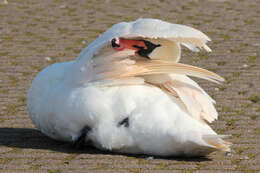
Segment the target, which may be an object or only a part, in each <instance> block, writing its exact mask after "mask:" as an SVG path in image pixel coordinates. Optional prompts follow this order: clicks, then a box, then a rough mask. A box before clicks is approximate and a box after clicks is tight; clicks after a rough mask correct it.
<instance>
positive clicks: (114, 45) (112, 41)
mask: <svg viewBox="0 0 260 173" xmlns="http://www.w3.org/2000/svg"><path fill="white" fill-rule="evenodd" d="M118 43H119V40H118V39H116V38H113V39H112V40H111V45H112V47H113V48H117V47H120V44H118Z"/></svg>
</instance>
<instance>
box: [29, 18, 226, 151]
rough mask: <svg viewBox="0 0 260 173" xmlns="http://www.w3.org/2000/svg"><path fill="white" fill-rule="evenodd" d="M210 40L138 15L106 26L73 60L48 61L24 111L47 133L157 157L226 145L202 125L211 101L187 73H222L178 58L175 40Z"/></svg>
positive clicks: (209, 116)
mask: <svg viewBox="0 0 260 173" xmlns="http://www.w3.org/2000/svg"><path fill="white" fill-rule="evenodd" d="M208 41H210V39H209V38H208V37H207V36H206V35H205V34H203V33H202V32H200V31H198V30H196V29H194V28H191V27H188V26H184V25H178V24H171V23H168V22H164V21H161V20H157V19H138V20H136V21H133V22H122V23H118V24H115V25H113V26H112V27H111V28H110V29H108V30H107V31H106V32H105V33H104V34H102V35H101V36H100V37H99V38H97V39H96V40H95V41H93V42H92V43H91V44H90V45H89V46H88V47H86V48H85V49H84V50H83V51H82V52H81V53H80V54H79V56H78V58H77V60H75V61H72V62H65V63H56V64H53V65H50V66H49V67H47V68H45V69H44V70H43V71H41V72H40V73H39V74H38V75H37V76H36V78H35V79H34V80H33V82H32V85H31V87H30V90H29V92H28V97H27V106H28V110H29V114H30V117H31V119H32V121H33V123H34V124H35V126H36V127H37V128H39V129H40V130H41V131H42V132H43V133H44V134H46V135H47V136H49V137H51V138H54V139H57V140H62V141H69V142H73V143H75V144H76V145H77V144H84V143H85V144H86V143H88V142H89V141H90V142H91V144H92V145H94V146H95V147H97V148H100V149H103V150H111V151H117V152H124V153H136V154H151V155H161V156H170V155H175V156H202V155H206V154H208V153H211V152H213V151H216V150H222V151H226V152H228V151H230V145H231V143H229V142H226V141H224V140H223V137H225V136H223V135H217V134H216V133H215V132H214V131H213V130H212V129H211V128H210V126H209V125H208V122H212V121H214V120H216V119H217V117H218V114H217V111H216V110H215V107H214V104H215V101H214V100H213V99H212V98H211V97H210V96H209V95H208V94H207V93H206V92H205V91H204V90H203V89H202V88H201V87H200V86H199V85H198V84H197V83H196V82H194V81H193V80H191V79H190V78H189V77H188V76H194V77H198V78H202V79H206V80H209V81H213V82H217V83H218V82H222V81H224V79H223V78H222V77H220V76H219V75H217V74H215V73H213V72H210V71H208V70H205V69H202V68H199V67H194V66H191V65H186V64H181V63H179V59H180V57H181V45H183V46H186V47H187V48H189V49H190V50H192V51H199V50H200V49H204V50H206V51H211V49H210V48H209V47H208V46H207V45H206V43H207V42H208Z"/></svg>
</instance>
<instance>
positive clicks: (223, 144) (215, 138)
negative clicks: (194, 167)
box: [202, 135, 232, 152]
mask: <svg viewBox="0 0 260 173" xmlns="http://www.w3.org/2000/svg"><path fill="white" fill-rule="evenodd" d="M227 137H228V136H226V135H204V136H203V137H202V138H203V140H204V141H205V142H206V143H207V144H209V145H210V146H212V147H214V148H216V149H218V150H221V151H225V152H231V145H232V143H231V142H228V141H225V140H223V139H224V138H227Z"/></svg>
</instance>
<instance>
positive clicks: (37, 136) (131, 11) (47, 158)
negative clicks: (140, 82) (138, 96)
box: [0, 0, 260, 173]
mask: <svg viewBox="0 0 260 173" xmlns="http://www.w3.org/2000/svg"><path fill="white" fill-rule="evenodd" d="M140 17H151V18H159V19H163V20H166V21H169V22H172V23H181V24H186V25H189V26H192V27H195V28H198V29H199V30H201V31H203V32H205V33H206V34H207V35H209V36H210V37H211V38H212V40H213V41H212V42H211V43H210V44H209V45H210V47H211V48H212V50H213V52H212V53H205V52H202V53H190V52H188V51H184V55H183V59H182V62H184V63H188V64H192V65H196V66H200V67H204V68H206V69H209V70H212V71H214V72H216V73H218V74H220V75H222V76H224V77H225V78H226V81H227V82H226V83H225V84H223V85H216V84H212V83H209V82H207V81H203V80H197V81H199V83H200V84H201V85H202V86H203V87H204V88H205V89H206V90H207V91H208V92H209V93H210V95H211V96H212V97H213V98H214V99H216V101H217V105H216V107H217V110H218V111H219V113H220V118H219V120H218V121H216V122H214V123H213V124H212V126H213V128H214V129H215V130H216V131H217V132H218V133H221V134H231V135H232V138H231V139H230V141H231V142H233V143H234V146H233V149H232V154H231V155H230V156H225V155H224V154H223V153H219V152H217V153H213V154H211V155H209V156H208V157H207V158H195V159H177V158H156V157H155V158H151V157H150V158H149V157H148V156H134V155H121V154H113V153H109V152H101V151H99V150H96V149H94V148H85V149H84V150H75V149H72V148H71V146H70V144H68V143H61V142H56V141H54V140H51V139H49V138H47V137H45V136H44V135H43V134H41V133H40V132H39V131H38V130H36V129H35V128H34V126H33V124H32V122H31V121H30V119H29V116H28V112H27V110H26V93H27V90H28V88H29V86H30V83H31V81H32V79H33V78H34V77H35V75H36V74H37V73H38V72H39V71H40V70H41V69H43V68H44V67H46V66H47V65H49V64H51V63H54V62H62V61H68V60H74V59H75V58H76V57H77V54H78V53H79V52H80V50H81V49H82V48H83V47H85V46H86V45H87V44H88V43H90V42H91V41H93V40H94V39H95V38H96V37H97V36H98V35H99V34H100V33H102V32H103V31H105V30H106V29H107V28H108V27H110V26H111V25H112V24H114V23H117V22H119V21H131V20H135V19H137V18H140ZM259 28H260V1H257V0H250V1H249V0H189V1H181V0H179V1H171V0H160V1H159V0H158V1H156V0H152V1H145V0H143V1H140V0H128V1H121V0H105V1H94V0H93V1H83V0H82V1H65V0H44V1H43V0H42V1H40V0H38V1H36V0H8V4H6V3H4V1H2V0H1V1H0V173H3V172H10V173H11V172H12V173H15V172H19V173H23V172H28V173H35V172H44V173H45V172H46V173H47V172H48V173H63V172H73V173H79V172H106V173H109V172H111V173H112V172H113V173H114V172H117V173H120V172H126V173H138V172H152V173H168V172H171V173H172V172H183V173H184V172H185V173H190V172H205V173H213V172H214V173H216V172H246V173H251V172H260V87H259V85H260V66H259V65H260V30H259ZM48 57H49V58H48Z"/></svg>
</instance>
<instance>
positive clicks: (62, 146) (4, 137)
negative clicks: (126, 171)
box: [0, 128, 211, 162]
mask: <svg viewBox="0 0 260 173" xmlns="http://www.w3.org/2000/svg"><path fill="white" fill-rule="evenodd" d="M0 146H7V147H13V148H23V149H26V148H30V149H46V150H53V151H57V152H63V153H82V154H84V153H85V154H101V155H108V154H109V155H125V156H129V157H136V158H148V157H149V156H147V155H135V154H121V153H114V152H113V153H112V152H109V151H101V150H98V149H96V148H94V147H91V146H86V147H85V148H84V149H76V148H73V147H72V144H71V143H66V142H60V141H55V140H53V139H51V138H49V137H47V136H45V135H44V134H42V133H41V132H40V131H39V130H36V129H29V128H0ZM154 158H155V159H166V160H178V161H188V162H203V161H210V160H211V159H210V158H207V157H194V158H180V157H178V158H176V157H157V156H156V157H154Z"/></svg>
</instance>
